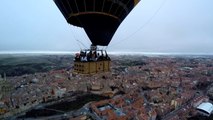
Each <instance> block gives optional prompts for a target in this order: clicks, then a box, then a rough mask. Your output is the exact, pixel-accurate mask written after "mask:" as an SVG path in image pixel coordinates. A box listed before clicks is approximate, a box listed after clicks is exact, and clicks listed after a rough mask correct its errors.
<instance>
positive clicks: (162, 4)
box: [109, 0, 167, 48]
mask: <svg viewBox="0 0 213 120" xmlns="http://www.w3.org/2000/svg"><path fill="white" fill-rule="evenodd" d="M166 1H167V0H164V1H163V2H162V3H161V5H160V7H159V8H158V9H157V10H156V12H155V13H154V14H153V15H152V16H151V17H150V18H149V19H148V20H147V22H145V23H144V24H143V25H142V26H140V27H139V28H138V29H137V30H136V31H135V32H133V33H132V34H130V35H129V36H127V37H126V38H124V39H122V40H120V41H118V42H117V43H114V44H113V45H111V46H109V48H112V47H114V46H116V45H118V44H119V43H121V42H124V41H126V40H128V39H129V38H131V37H132V36H133V35H135V34H136V33H138V32H139V31H141V30H142V29H143V28H144V27H145V26H147V25H148V24H149V23H150V22H151V21H152V20H153V18H154V17H155V16H156V15H157V14H158V13H159V11H160V9H161V8H162V7H163V6H164V4H165V3H166Z"/></svg>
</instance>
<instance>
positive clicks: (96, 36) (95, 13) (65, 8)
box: [54, 0, 140, 46]
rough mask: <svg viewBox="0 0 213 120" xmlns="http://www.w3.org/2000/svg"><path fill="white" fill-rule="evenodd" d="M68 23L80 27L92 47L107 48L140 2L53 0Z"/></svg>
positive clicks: (123, 0)
mask: <svg viewBox="0 0 213 120" xmlns="http://www.w3.org/2000/svg"><path fill="white" fill-rule="evenodd" d="M54 1H55V3H56V5H57V6H58V8H59V10H60V11H61V13H62V14H63V15H64V17H65V19H66V20H67V22H68V23H70V24H72V25H74V26H78V27H82V28H84V30H85V31H86V33H87V35H88V37H89V38H90V40H91V42H92V44H93V45H101V46H107V45H108V44H109V43H110V41H111V39H112V37H113V35H114V33H115V32H116V30H117V29H118V27H119V25H120V24H121V23H122V21H123V20H124V19H125V18H126V16H127V15H128V14H129V13H130V12H131V10H132V9H133V8H134V7H135V6H136V5H137V3H138V2H139V1H140V0H54Z"/></svg>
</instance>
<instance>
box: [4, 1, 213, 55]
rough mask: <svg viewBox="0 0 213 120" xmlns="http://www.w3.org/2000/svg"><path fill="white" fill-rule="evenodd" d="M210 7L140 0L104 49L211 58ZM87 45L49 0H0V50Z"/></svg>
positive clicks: (209, 3) (212, 16) (81, 31)
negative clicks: (193, 54) (206, 56)
mask: <svg viewBox="0 0 213 120" xmlns="http://www.w3.org/2000/svg"><path fill="white" fill-rule="evenodd" d="M212 5H213V0H141V1H140V3H139V4H138V5H137V6H136V7H135V8H134V9H133V10H132V12H131V13H130V14H129V15H128V16H127V17H126V19H125V20H124V21H123V22H122V24H121V25H120V26H119V28H118V29H117V31H116V33H115V35H114V36H113V38H112V40H111V43H110V44H109V46H108V47H104V48H105V49H106V50H107V51H111V52H150V53H153V52H155V53H195V54H196V53H201V54H213V13H212V12H213V7H212ZM90 44H91V42H90V40H89V38H88V37H87V35H86V33H85V32H84V29H82V28H79V27H75V26H72V25H69V24H68V23H67V22H66V20H65V18H64V17H63V15H62V14H61V12H60V11H59V9H58V8H57V6H56V5H55V3H54V2H53V0H1V4H0V52H5V51H28V52H29V51H79V50H80V49H83V48H89V46H90ZM101 48H103V47H101Z"/></svg>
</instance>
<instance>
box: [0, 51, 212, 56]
mask: <svg viewBox="0 0 213 120" xmlns="http://www.w3.org/2000/svg"><path fill="white" fill-rule="evenodd" d="M78 52H79V51H0V55H3V54H53V55H54V54H75V53H78ZM108 54H112V55H213V53H192V52H191V53H190V52H188V53H186V52H137V51H110V52H108Z"/></svg>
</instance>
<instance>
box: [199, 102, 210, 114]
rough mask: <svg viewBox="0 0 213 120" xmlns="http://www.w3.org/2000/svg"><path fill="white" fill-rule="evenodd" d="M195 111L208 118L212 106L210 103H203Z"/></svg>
mask: <svg viewBox="0 0 213 120" xmlns="http://www.w3.org/2000/svg"><path fill="white" fill-rule="evenodd" d="M197 110H198V112H199V113H200V114H202V115H204V116H210V115H211V113H212V112H213V105H212V103H210V102H203V103H201V104H200V105H199V106H198V107H197Z"/></svg>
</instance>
